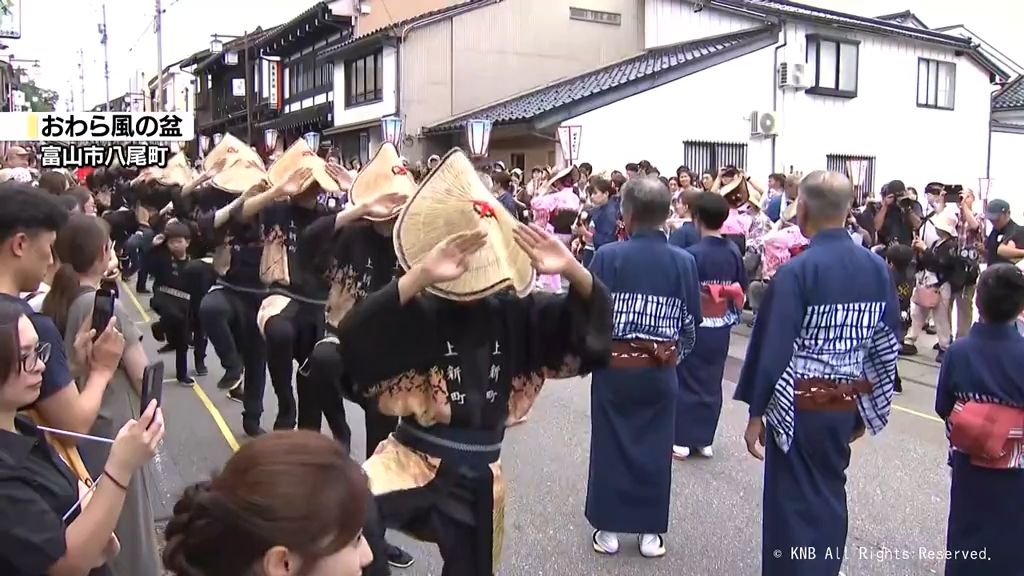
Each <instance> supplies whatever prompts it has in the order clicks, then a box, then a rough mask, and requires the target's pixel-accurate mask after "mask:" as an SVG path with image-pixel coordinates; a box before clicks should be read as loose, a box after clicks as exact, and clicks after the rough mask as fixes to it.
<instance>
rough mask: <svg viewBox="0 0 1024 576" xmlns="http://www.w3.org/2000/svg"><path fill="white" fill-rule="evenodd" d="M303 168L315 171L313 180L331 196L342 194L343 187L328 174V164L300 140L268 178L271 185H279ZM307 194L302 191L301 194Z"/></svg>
mask: <svg viewBox="0 0 1024 576" xmlns="http://www.w3.org/2000/svg"><path fill="white" fill-rule="evenodd" d="M301 168H309V169H310V170H312V171H313V179H314V180H315V181H316V183H317V184H319V185H320V188H322V189H323V191H324V192H327V193H329V194H341V187H340V186H338V183H337V182H335V181H334V178H331V175H330V174H328V173H327V162H325V161H324V159H323V158H321V157H319V156H317V155H316V153H314V152H313V151H312V150H311V149H310V148H309V145H308V144H306V141H305V140H303V139H302V138H299V139H298V140H296V141H295V143H294V144H292V145H291V146H289V147H288V149H287V150H285V152H284V154H282V155H281V156H280V157H279V158H278V159H277V160H275V161H274V163H273V165H271V166H270V170H268V171H267V177H268V178H269V180H270V183H271V184H274V185H277V184H280V183H282V182H284V181H285V180H287V179H288V177H289V176H291V175H292V174H293V173H294V172H296V171H298V170H300V169H301ZM302 192H305V190H300V191H299V193H300V194H301V193H302Z"/></svg>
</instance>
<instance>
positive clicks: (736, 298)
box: [700, 282, 746, 318]
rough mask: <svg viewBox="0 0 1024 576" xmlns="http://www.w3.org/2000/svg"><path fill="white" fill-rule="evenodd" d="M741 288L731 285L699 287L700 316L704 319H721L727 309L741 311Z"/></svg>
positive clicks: (734, 283) (737, 285) (737, 284)
mask: <svg viewBox="0 0 1024 576" xmlns="http://www.w3.org/2000/svg"><path fill="white" fill-rule="evenodd" d="M745 298H746V296H745V295H744V294H743V287H742V286H740V285H739V283H737V282H733V283H732V284H704V285H703V286H701V287H700V314H701V316H702V317H704V318H721V317H723V316H725V315H726V314H728V313H729V309H730V308H732V309H734V310H743V301H744V299H745Z"/></svg>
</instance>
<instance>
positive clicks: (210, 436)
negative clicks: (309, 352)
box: [124, 291, 949, 576]
mask: <svg viewBox="0 0 1024 576" xmlns="http://www.w3.org/2000/svg"><path fill="white" fill-rule="evenodd" d="M124 297H125V302H124V304H125V305H126V307H127V308H128V309H129V310H130V311H131V312H132V313H133V314H134V315H135V316H136V318H137V321H138V322H139V324H140V327H142V328H143V329H144V333H146V334H147V337H146V342H145V345H146V348H147V350H148V351H149V352H150V357H151V358H153V357H155V350H156V348H157V347H158V345H157V343H155V342H154V341H153V340H152V338H151V336H149V330H148V326H144V324H147V323H148V321H149V320H150V318H149V312H148V310H146V306H145V299H141V301H140V306H138V307H136V306H135V305H134V304H133V302H132V301H131V300H132V295H131V294H128V293H127V291H125V293H124ZM748 332H749V330H747V329H746V328H745V327H740V328H737V329H736V332H735V333H734V336H733V344H732V350H731V352H730V354H731V356H732V357H731V358H730V360H729V363H728V365H727V369H726V378H727V380H728V381H727V382H726V383H725V387H726V395H727V397H730V396H731V394H732V390H733V388H734V387H735V384H733V382H734V381H735V379H736V377H737V373H738V370H739V367H740V363H741V360H740V359H741V358H742V356H743V353H744V351H745V349H746V345H747V340H746V337H745V335H746V334H747V333H748ZM933 342H934V340H933V339H932V340H926V339H924V338H922V341H920V342H919V343H918V346H919V348H920V349H921V350H929V349H930V347H931V344H932V343H933ZM209 352H210V358H209V360H208V361H207V365H208V366H209V368H210V375H209V376H206V377H204V378H200V379H198V381H199V384H198V386H197V387H196V388H195V389H188V388H183V387H179V386H177V385H176V384H174V383H173V382H169V383H167V384H166V385H165V388H164V411H165V414H166V418H167V428H168V432H167V437H166V439H165V441H164V443H163V446H162V448H161V451H160V453H159V454H158V457H157V459H156V461H155V463H154V465H155V466H156V468H157V474H158V476H159V478H160V480H159V482H160V489H159V490H158V496H157V499H158V501H156V502H154V506H155V508H156V514H157V518H158V519H165V518H166V517H167V516H168V515H169V514H170V509H171V507H172V506H173V503H174V501H175V499H176V498H177V496H178V495H179V494H180V493H181V490H182V489H183V487H184V486H186V485H188V484H189V483H192V482H196V481H199V480H202V479H204V478H207V477H208V476H209V474H210V473H211V471H214V470H216V469H217V468H218V467H220V466H221V465H222V464H223V463H224V461H225V460H226V459H227V458H228V457H230V455H231V452H232V448H231V446H230V442H244V441H245V436H244V434H243V432H242V429H241V405H240V404H237V403H235V402H232V401H230V400H228V399H227V398H226V397H225V395H224V393H223V392H221V391H218V390H217V388H216V382H217V380H218V379H219V378H220V376H221V373H222V370H221V369H220V366H219V363H218V361H217V359H216V357H215V354H214V352H213V348H212V346H211V347H210V350H209ZM932 357H933V354H931V353H926V354H925V355H922V356H920V357H915V358H912V359H909V360H902V361H901V362H900V372H901V374H902V375H903V377H904V388H905V390H906V392H905V394H904V395H903V396H901V397H899V398H898V399H897V400H896V403H897V406H898V408H897V409H895V410H894V411H893V414H892V418H891V421H890V424H889V426H888V427H887V428H886V430H885V431H884V432H883V433H882V434H881V435H880V436H878V437H873V438H866V439H863V440H861V441H858V442H857V443H856V444H855V445H854V450H853V461H852V464H851V466H850V469H849V471H848V495H849V507H850V531H849V539H848V550H847V553H846V554H847V560H846V563H845V565H844V568H843V572H844V574H846V576H910V575H913V576H918V575H924V574H941V573H942V562H941V561H940V560H936V559H934V557H931V558H929V553H932V552H936V551H941V550H942V549H943V546H944V543H945V526H946V513H947V503H948V490H949V472H948V469H947V468H946V466H945V459H946V441H945V437H944V434H943V427H942V424H941V423H940V422H938V421H937V420H936V419H935V417H934V415H933V414H934V413H933V411H932V406H933V402H934V386H935V377H936V373H937V370H936V367H935V365H934V363H932V362H931V361H930V360H931V358H932ZM164 360H165V362H167V363H168V365H172V364H173V358H172V357H171V356H170V355H166V357H165V358H164ZM589 385H590V384H589V379H587V378H584V379H578V378H577V379H571V380H560V381H552V382H549V383H548V384H547V386H546V387H545V389H544V392H543V394H542V395H541V398H540V400H539V402H538V403H537V405H536V407H535V408H534V410H533V412H532V414H531V418H530V421H529V422H528V423H526V424H524V425H522V426H519V427H516V428H513V429H511V430H509V432H508V434H507V436H506V441H505V450H504V452H503V454H502V462H503V465H504V470H505V472H506V474H507V477H508V479H509V488H510V494H509V501H508V508H507V510H506V535H505V542H504V547H505V552H504V557H503V561H502V570H501V573H502V574H504V575H517V576H518V575H541V574H556V575H559V576H577V575H579V576H590V575H598V574H601V575H615V576H629V575H638V576H639V575H644V576H648V575H651V576H653V575H665V576H668V575H671V576H713V575H715V576H717V575H720V574H726V575H728V576H746V575H751V576H754V575H757V574H760V570H759V566H760V513H761V512H760V510H761V475H762V471H761V464H760V463H759V462H757V461H755V460H754V459H753V458H751V457H750V456H749V455H747V453H746V449H745V448H744V446H743V441H742V432H743V427H744V425H745V423H746V411H745V407H744V406H743V405H741V404H739V403H736V402H732V401H727V402H726V404H725V407H724V409H723V414H722V419H721V424H720V427H719V431H718V441H717V443H716V445H715V457H714V459H711V460H706V459H701V458H699V457H691V459H690V460H688V461H686V462H675V463H674V464H673V494H672V513H671V523H670V532H669V533H668V534H667V535H666V542H667V546H668V555H667V556H666V557H664V558H661V559H656V560H648V559H644V558H642V557H641V556H640V555H639V552H638V550H637V546H636V545H635V544H634V542H635V539H634V538H633V537H630V536H622V537H621V538H622V539H621V541H622V548H621V551H620V552H619V554H618V555H617V556H615V557H604V556H598V555H596V554H595V553H594V552H593V551H592V549H591V542H590V539H591V533H592V528H591V527H590V526H589V525H588V524H587V521H586V519H585V518H584V516H583V506H584V500H585V497H586V486H587V473H588V455H589V439H590V419H589V414H590V395H589V394H588V387H589ZM274 404H275V400H274V395H273V394H272V393H269V392H268V394H267V398H266V412H265V414H264V425H265V426H266V427H269V425H270V424H271V423H272V421H273V418H274V416H275V415H276V406H275V405H274ZM348 415H349V421H350V423H351V425H352V428H353V445H354V446H355V447H356V448H355V456H356V457H358V458H362V457H363V456H364V455H363V454H362V448H361V447H362V445H363V443H364V440H363V438H362V434H363V424H362V411H361V410H360V409H359V408H358V407H356V406H354V405H348ZM218 419H222V422H223V423H224V430H222V429H221V427H219V426H218V422H217V420H218ZM668 456H669V455H668V454H666V457H668ZM390 538H391V539H392V541H393V542H394V543H396V544H399V545H401V546H403V547H405V548H406V549H407V550H409V551H410V552H411V553H412V554H413V555H414V556H415V557H416V564H415V565H414V566H413V567H411V568H409V569H407V570H396V571H395V573H396V574H405V575H408V576H426V575H437V574H440V572H441V562H440V557H439V555H438V554H437V552H436V549H435V548H434V547H432V546H429V545H424V544H420V543H416V542H413V541H411V540H409V539H408V538H406V537H404V536H403V535H400V534H395V533H392V534H391V536H390Z"/></svg>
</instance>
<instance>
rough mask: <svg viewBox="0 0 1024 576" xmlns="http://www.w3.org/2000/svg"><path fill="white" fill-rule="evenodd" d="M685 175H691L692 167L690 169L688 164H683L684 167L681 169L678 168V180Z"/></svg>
mask: <svg viewBox="0 0 1024 576" xmlns="http://www.w3.org/2000/svg"><path fill="white" fill-rule="evenodd" d="M684 173H685V174H689V173H690V167H689V166H687V165H686V164H683V165H682V166H680V167H679V168H676V178H679V177H680V176H682V175H683V174H684Z"/></svg>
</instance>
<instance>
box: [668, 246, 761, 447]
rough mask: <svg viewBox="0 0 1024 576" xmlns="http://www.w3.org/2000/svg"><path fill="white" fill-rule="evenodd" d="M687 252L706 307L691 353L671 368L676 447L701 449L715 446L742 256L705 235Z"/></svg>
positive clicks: (743, 282)
mask: <svg viewBox="0 0 1024 576" xmlns="http://www.w3.org/2000/svg"><path fill="white" fill-rule="evenodd" d="M687 251H688V252H690V254H692V255H693V258H694V260H695V261H696V264H697V277H698V278H699V279H700V284H701V300H702V304H704V303H707V304H708V306H707V307H703V306H702V308H701V316H702V317H703V321H702V322H701V324H700V326H698V327H697V342H696V344H695V345H694V347H693V352H691V353H690V355H689V356H687V357H686V359H685V360H683V361H682V362H680V363H679V365H678V366H677V368H676V374H677V375H678V379H679V395H678V398H677V402H676V435H675V445H676V446H682V447H687V448H703V447H705V446H711V445H712V444H713V443H714V440H715V431H716V430H717V429H718V418H719V416H720V415H721V413H722V377H723V375H724V374H725V361H726V359H727V358H728V356H729V337H730V334H731V333H732V327H733V326H735V325H737V324H739V321H740V314H741V313H742V312H743V294H744V293H745V292H746V290H747V273H746V271H745V270H744V268H743V257H742V256H740V251H739V249H738V248H737V247H736V244H735V243H734V242H732V241H731V240H726V239H725V238H721V237H717V236H708V237H705V238H703V239H701V241H700V242H698V243H697V244H694V245H693V246H690V247H689V248H687ZM734 293H738V296H739V297H738V299H735V298H734V297H731V296H734ZM712 308H713V309H714V310H712Z"/></svg>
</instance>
